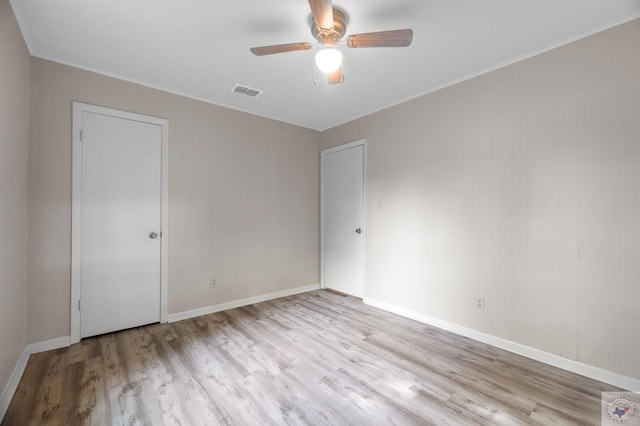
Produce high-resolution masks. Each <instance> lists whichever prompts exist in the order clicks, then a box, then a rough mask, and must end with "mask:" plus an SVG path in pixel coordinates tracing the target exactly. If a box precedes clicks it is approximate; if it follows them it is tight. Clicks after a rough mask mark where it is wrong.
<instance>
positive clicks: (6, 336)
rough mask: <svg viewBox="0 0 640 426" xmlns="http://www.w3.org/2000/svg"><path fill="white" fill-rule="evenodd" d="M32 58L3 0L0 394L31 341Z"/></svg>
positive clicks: (0, 24) (0, 17)
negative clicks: (29, 160) (29, 196)
mask: <svg viewBox="0 0 640 426" xmlns="http://www.w3.org/2000/svg"><path fill="white" fill-rule="evenodd" d="M29 61H30V59H29V51H28V50H27V47H26V45H25V42H24V40H23V38H22V33H21V32H20V29H19V28H18V24H17V22H16V20H15V17H14V15H13V11H12V10H11V6H10V5H9V2H8V1H7V0H0V394H1V393H2V392H3V389H5V386H6V384H7V382H8V380H9V378H10V376H11V374H12V372H13V370H14V367H15V366H16V363H17V361H18V359H19V358H20V355H21V354H22V351H23V349H24V346H25V344H26V342H27V188H28V183H27V182H28V178H27V157H28V142H29Z"/></svg>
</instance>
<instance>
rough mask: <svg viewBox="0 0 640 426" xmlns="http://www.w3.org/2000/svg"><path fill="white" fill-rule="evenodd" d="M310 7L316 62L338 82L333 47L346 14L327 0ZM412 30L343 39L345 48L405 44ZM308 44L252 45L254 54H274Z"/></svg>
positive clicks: (339, 55) (338, 56)
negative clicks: (316, 43) (315, 44)
mask: <svg viewBox="0 0 640 426" xmlns="http://www.w3.org/2000/svg"><path fill="white" fill-rule="evenodd" d="M309 5H310V6H311V15H312V18H313V19H312V20H311V34H312V35H313V37H314V38H315V39H316V40H318V43H319V44H320V46H322V49H321V50H320V51H318V53H317V54H316V65H317V66H318V69H320V71H322V72H324V73H325V74H327V77H328V80H329V84H337V83H342V82H343V81H344V76H343V73H342V53H340V51H339V50H337V49H336V45H337V44H338V43H340V40H341V39H342V37H344V34H345V33H346V31H347V15H346V13H345V12H343V11H342V10H340V9H338V8H335V7H333V5H332V4H331V0H309ZM412 39H413V30H411V29H403V30H391V31H378V32H373V33H362V34H352V35H350V36H348V37H347V38H346V45H347V47H406V46H409V45H410V44H411V40H412ZM312 47H313V45H312V44H311V43H307V42H302V43H288V44H276V45H271V46H261V47H252V48H251V49H249V50H251V53H253V54H254V55H256V56H264V55H272V54H275V53H284V52H294V51H297V50H309V49H311V48H312Z"/></svg>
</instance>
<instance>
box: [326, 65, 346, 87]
mask: <svg viewBox="0 0 640 426" xmlns="http://www.w3.org/2000/svg"><path fill="white" fill-rule="evenodd" d="M327 78H328V79H329V84H340V83H342V82H343V81H344V74H343V73H342V65H341V66H340V67H338V69H337V70H335V71H334V72H331V73H329V74H327Z"/></svg>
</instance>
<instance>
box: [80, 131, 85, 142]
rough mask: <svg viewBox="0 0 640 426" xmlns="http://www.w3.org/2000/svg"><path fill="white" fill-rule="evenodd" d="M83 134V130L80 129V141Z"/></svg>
mask: <svg viewBox="0 0 640 426" xmlns="http://www.w3.org/2000/svg"><path fill="white" fill-rule="evenodd" d="M83 136H84V132H83V131H82V129H80V142H82V139H83Z"/></svg>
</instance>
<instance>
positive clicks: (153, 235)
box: [149, 232, 158, 240]
mask: <svg viewBox="0 0 640 426" xmlns="http://www.w3.org/2000/svg"><path fill="white" fill-rule="evenodd" d="M149 238H151V239H152V240H153V239H156V238H158V234H156V233H155V232H151V233H149Z"/></svg>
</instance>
